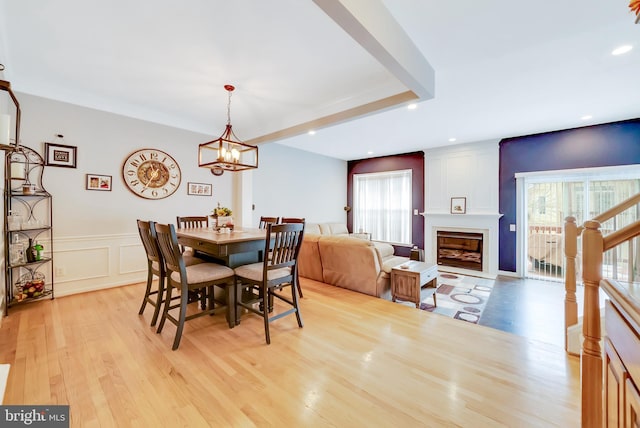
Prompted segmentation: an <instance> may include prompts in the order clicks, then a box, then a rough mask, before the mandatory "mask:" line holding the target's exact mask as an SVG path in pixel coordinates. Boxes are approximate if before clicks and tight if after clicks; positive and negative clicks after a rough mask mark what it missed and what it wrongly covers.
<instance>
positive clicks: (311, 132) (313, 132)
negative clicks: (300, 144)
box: [308, 129, 316, 135]
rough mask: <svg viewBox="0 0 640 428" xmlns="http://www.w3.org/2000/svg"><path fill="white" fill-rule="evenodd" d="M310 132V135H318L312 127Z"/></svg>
mask: <svg viewBox="0 0 640 428" xmlns="http://www.w3.org/2000/svg"><path fill="white" fill-rule="evenodd" d="M308 134H309V135H316V131H314V130H313V129H312V130H310V131H309V132H308Z"/></svg>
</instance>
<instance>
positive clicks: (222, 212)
mask: <svg viewBox="0 0 640 428" xmlns="http://www.w3.org/2000/svg"><path fill="white" fill-rule="evenodd" d="M232 214H233V211H231V210H230V209H229V208H227V207H222V206H220V202H218V206H217V207H216V208H214V209H213V212H212V213H211V215H212V217H213V219H214V220H215V226H214V227H215V228H216V229H217V230H220V229H221V228H227V229H229V230H233V217H231V215H232Z"/></svg>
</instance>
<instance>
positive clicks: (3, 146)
mask: <svg viewBox="0 0 640 428" xmlns="http://www.w3.org/2000/svg"><path fill="white" fill-rule="evenodd" d="M3 70H4V65H3V64H0V71H3ZM0 90H2V91H6V92H8V93H9V96H10V97H11V100H12V101H13V104H14V105H15V107H16V131H15V135H16V140H15V144H13V145H12V144H11V143H10V141H9V136H10V131H9V129H8V128H9V126H10V123H11V119H10V118H8V117H7V116H5V115H2V118H1V119H2V120H1V122H2V123H1V124H0V127H2V128H3V129H2V130H1V131H0V134H2V135H0V139H1V142H0V150H15V149H16V148H17V147H18V146H20V103H19V102H18V99H17V98H16V95H15V94H14V93H13V91H12V90H11V83H10V82H8V81H6V80H0ZM5 126H6V128H7V129H5Z"/></svg>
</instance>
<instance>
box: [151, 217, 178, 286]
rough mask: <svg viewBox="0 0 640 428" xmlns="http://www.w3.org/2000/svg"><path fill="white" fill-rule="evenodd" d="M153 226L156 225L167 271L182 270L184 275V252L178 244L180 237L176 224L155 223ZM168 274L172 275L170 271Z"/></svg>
mask: <svg viewBox="0 0 640 428" xmlns="http://www.w3.org/2000/svg"><path fill="white" fill-rule="evenodd" d="M153 226H154V227H155V231H156V237H157V240H158V246H159V247H160V252H161V253H162V257H163V258H164V262H165V265H166V267H167V271H171V272H180V274H181V275H184V274H185V265H184V260H183V259H182V252H181V251H180V246H179V245H178V237H177V236H176V230H175V228H174V226H173V225H172V224H160V223H155V224H154V225H153ZM167 276H168V277H169V276H171V275H170V273H167Z"/></svg>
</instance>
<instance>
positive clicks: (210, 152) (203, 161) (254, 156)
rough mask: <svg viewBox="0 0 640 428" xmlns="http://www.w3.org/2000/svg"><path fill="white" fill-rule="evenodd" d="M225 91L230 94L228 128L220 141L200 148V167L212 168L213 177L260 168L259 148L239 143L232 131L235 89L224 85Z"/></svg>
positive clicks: (203, 144) (219, 138)
mask: <svg viewBox="0 0 640 428" xmlns="http://www.w3.org/2000/svg"><path fill="white" fill-rule="evenodd" d="M224 89H225V90H226V91H227V92H228V93H229V100H228V102H227V126H226V128H225V130H224V132H223V133H222V135H221V136H220V137H218V139H216V140H213V141H209V142H208V143H202V144H200V146H199V147H198V166H199V167H202V168H210V169H211V173H212V174H213V175H222V173H224V172H225V171H243V170H246V169H254V168H258V147H256V146H252V145H250V144H245V143H243V142H241V141H239V140H238V137H236V136H235V134H234V133H233V130H232V129H231V93H232V92H233V90H234V89H235V87H233V85H224Z"/></svg>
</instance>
